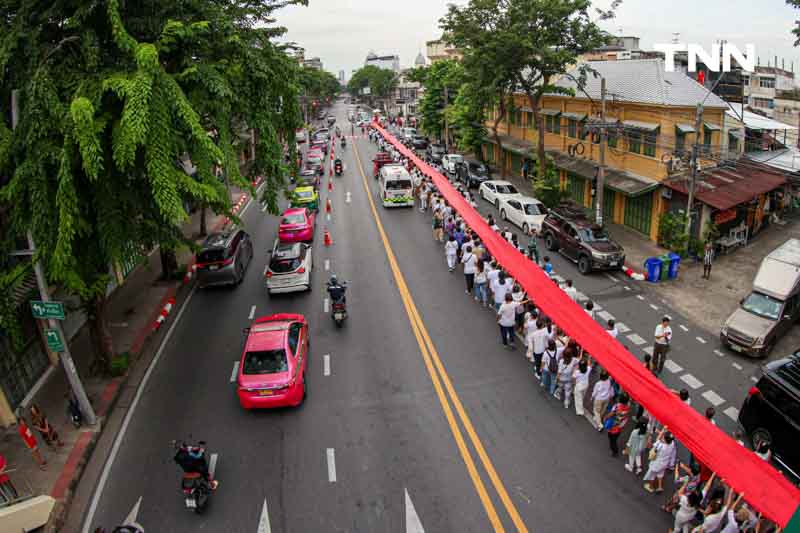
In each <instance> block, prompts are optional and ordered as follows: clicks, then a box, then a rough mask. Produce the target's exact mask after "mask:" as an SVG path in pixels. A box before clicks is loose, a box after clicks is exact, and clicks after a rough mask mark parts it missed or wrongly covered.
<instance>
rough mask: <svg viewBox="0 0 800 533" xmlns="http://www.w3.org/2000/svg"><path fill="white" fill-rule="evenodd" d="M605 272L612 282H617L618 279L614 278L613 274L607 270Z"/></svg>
mask: <svg viewBox="0 0 800 533" xmlns="http://www.w3.org/2000/svg"><path fill="white" fill-rule="evenodd" d="M605 274H606V277H607V278H608V279H610V280H611V281H613V282H614V283H617V282H618V281H619V280H618V279H617V278H615V277H614V276H612V275H611V274H609V273H608V272H606V273H605Z"/></svg>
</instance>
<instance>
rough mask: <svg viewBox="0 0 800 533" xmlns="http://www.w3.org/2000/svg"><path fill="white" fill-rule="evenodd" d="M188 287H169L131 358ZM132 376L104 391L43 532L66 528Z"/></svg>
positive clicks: (62, 477) (61, 479)
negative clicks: (88, 469)
mask: <svg viewBox="0 0 800 533" xmlns="http://www.w3.org/2000/svg"><path fill="white" fill-rule="evenodd" d="M185 286H186V285H185V284H183V285H180V286H179V287H178V289H177V291H176V289H175V288H174V287H170V289H169V290H168V291H167V294H166V295H165V296H164V298H163V299H162V300H161V303H160V305H159V307H157V308H156V310H155V311H154V312H153V315H154V316H155V318H154V321H153V325H148V326H145V327H143V328H142V329H141V331H140V332H139V334H138V336H137V338H136V340H135V341H134V344H133V346H132V347H131V353H132V354H134V355H136V356H138V355H140V354H141V353H142V349H143V348H144V346H145V344H147V341H149V340H150V339H152V338H153V337H154V336H155V334H157V333H158V331H159V329H160V325H161V324H162V323H163V322H164V321H165V320H166V316H167V315H169V313H170V310H172V309H173V308H174V307H175V304H176V299H175V298H176V296H179V295H180V294H182V293H184V292H185V291H184V290H183V287H185ZM167 307H169V310H167V311H166V314H164V312H165V309H167ZM140 361H142V358H139V357H137V359H136V363H139V362H140ZM130 375H131V369H130V368H129V369H128V371H127V372H126V373H125V375H124V376H121V377H117V378H114V379H112V380H111V381H110V382H109V383H108V384H107V385H106V387H105V389H103V393H102V394H101V395H100V403H99V405H98V406H97V416H98V421H97V427H95V428H91V429H84V430H83V431H81V432H80V433H81V434H80V436H79V437H78V440H77V441H76V442H75V444H74V445H73V447H72V450H71V451H70V454H69V457H68V458H67V462H66V463H65V465H64V468H62V470H61V473H60V474H59V477H58V479H57V480H56V482H55V484H54V485H53V488H52V490H51V493H50V495H51V496H52V497H53V498H54V499H55V500H56V503H55V506H54V507H53V510H52V512H51V513H50V518H49V520H48V522H47V525H45V526H44V528H43V529H44V531H45V533H57V532H58V531H60V530H61V528H62V527H63V525H64V522H65V519H66V516H67V513H68V512H69V509H70V505H71V503H72V498H73V495H74V493H75V489H76V487H77V486H78V483H79V482H80V480H81V477H82V476H83V472H84V470H85V468H86V465H87V464H88V463H89V460H90V459H91V457H92V453H93V452H94V449H95V447H96V446H97V442H98V441H99V440H100V437H101V436H102V434H103V431H104V429H105V424H104V422H105V419H106V417H107V416H108V414H109V413H110V412H111V411H112V410H113V409H114V407H115V406H116V404H117V401H118V400H119V398H120V396H121V392H122V390H123V389H124V388H125V386H126V384H127V382H128V379H129V377H130Z"/></svg>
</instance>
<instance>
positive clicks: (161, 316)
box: [153, 296, 175, 330]
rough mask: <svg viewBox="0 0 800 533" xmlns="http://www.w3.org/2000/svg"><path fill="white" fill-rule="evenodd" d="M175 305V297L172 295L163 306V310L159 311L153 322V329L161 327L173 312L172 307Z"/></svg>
mask: <svg viewBox="0 0 800 533" xmlns="http://www.w3.org/2000/svg"><path fill="white" fill-rule="evenodd" d="M174 306H175V297H174V296H170V297H169V298H168V299H167V301H166V302H165V303H164V305H163V306H162V307H161V311H160V312H159V313H158V316H157V317H156V319H155V321H154V322H153V329H154V330H157V329H158V328H160V327H161V324H163V323H164V321H165V320H166V319H167V316H169V314H170V313H171V312H172V308H173V307H174Z"/></svg>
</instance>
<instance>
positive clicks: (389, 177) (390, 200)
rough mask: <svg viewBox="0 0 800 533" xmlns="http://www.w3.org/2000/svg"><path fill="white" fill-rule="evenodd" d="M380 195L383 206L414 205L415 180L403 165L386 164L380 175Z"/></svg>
mask: <svg viewBox="0 0 800 533" xmlns="http://www.w3.org/2000/svg"><path fill="white" fill-rule="evenodd" d="M378 196H379V198H380V201H381V202H383V207H402V206H410V207H414V181H413V180H412V179H411V174H409V173H408V171H407V170H406V169H405V168H404V167H403V166H402V165H384V166H383V167H381V172H380V176H378Z"/></svg>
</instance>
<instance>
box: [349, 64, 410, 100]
mask: <svg viewBox="0 0 800 533" xmlns="http://www.w3.org/2000/svg"><path fill="white" fill-rule="evenodd" d="M397 82H398V79H397V75H396V74H395V73H394V71H391V70H389V69H385V68H379V67H376V66H375V65H367V66H366V67H362V68H360V69H358V70H357V71H355V73H353V77H352V78H350V81H349V82H347V90H348V91H349V92H350V94H353V95H360V94H361V89H363V88H364V87H369V88H370V94H369V95H366V98H367V99H368V100H369V101H371V102H372V101H375V100H385V99H386V98H389V96H391V94H392V91H394V89H395V87H397Z"/></svg>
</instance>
